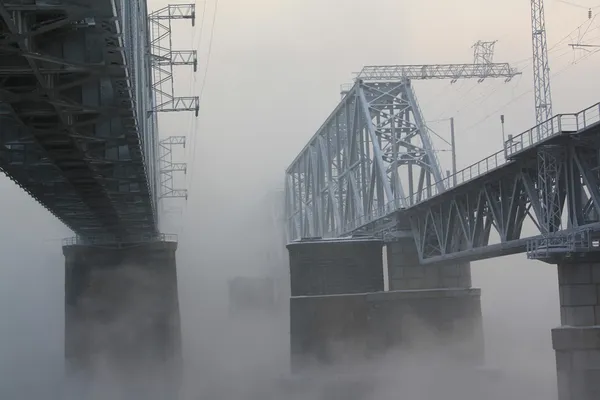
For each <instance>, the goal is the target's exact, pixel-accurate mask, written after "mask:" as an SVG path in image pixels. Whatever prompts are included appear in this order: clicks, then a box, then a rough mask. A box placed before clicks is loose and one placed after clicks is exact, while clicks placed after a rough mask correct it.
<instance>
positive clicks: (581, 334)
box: [552, 263, 600, 400]
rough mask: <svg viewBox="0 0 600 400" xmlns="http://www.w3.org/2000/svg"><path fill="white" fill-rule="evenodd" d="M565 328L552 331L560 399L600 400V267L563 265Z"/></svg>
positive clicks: (560, 274)
mask: <svg viewBox="0 0 600 400" xmlns="http://www.w3.org/2000/svg"><path fill="white" fill-rule="evenodd" d="M558 284H559V292H560V319H561V325H562V326H561V327H560V328H556V329H553V330H552V345H553V347H554V350H555V351H556V368H557V377H558V393H559V400H592V399H593V400H598V399H600V264H598V263H581V264H559V265H558Z"/></svg>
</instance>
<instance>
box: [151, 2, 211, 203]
mask: <svg viewBox="0 0 600 400" xmlns="http://www.w3.org/2000/svg"><path fill="white" fill-rule="evenodd" d="M148 18H149V22H150V26H151V27H152V39H151V53H152V59H153V63H152V67H153V68H152V69H153V87H154V95H155V107H154V111H155V115H154V117H155V118H156V113H157V112H181V111H193V112H194V113H195V114H196V116H198V112H199V109H200V100H199V97H198V96H191V97H181V96H175V82H174V67H176V66H193V70H194V72H196V71H197V69H198V58H197V52H196V50H174V49H173V38H172V32H173V26H172V23H173V21H177V20H190V21H191V22H192V26H194V25H195V21H196V6H195V4H171V5H168V6H166V7H163V8H161V9H159V10H157V11H155V12H153V13H151V14H150V15H149V17H148ZM177 145H182V146H183V147H185V137H184V136H172V137H169V138H166V139H162V140H161V141H160V143H159V153H160V155H159V167H160V184H159V185H160V193H159V199H166V198H185V199H186V200H187V190H186V189H178V188H175V186H174V185H175V184H174V182H175V179H174V175H175V173H177V172H183V173H185V172H186V171H187V165H186V164H185V163H182V162H179V163H175V162H173V146H177Z"/></svg>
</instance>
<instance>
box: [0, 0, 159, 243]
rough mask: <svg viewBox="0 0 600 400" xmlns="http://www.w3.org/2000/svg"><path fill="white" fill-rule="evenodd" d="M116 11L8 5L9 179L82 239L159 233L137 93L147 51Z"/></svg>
mask: <svg viewBox="0 0 600 400" xmlns="http://www.w3.org/2000/svg"><path fill="white" fill-rule="evenodd" d="M114 6H115V5H114V3H113V2H112V1H110V0H87V1H86V0H75V1H66V0H65V1H55V2H36V1H32V0H29V1H28V0H21V1H17V0H10V1H2V2H1V3H0V170H2V171H3V172H4V173H5V174H6V175H8V176H9V177H10V178H11V179H12V180H13V181H15V182H16V183H17V184H18V185H19V186H21V187H22V188H23V189H24V190H25V191H27V192H28V193H29V194H30V195H31V196H32V197H33V198H35V199H36V200H37V201H39V202H40V203H41V204H42V205H43V206H44V207H46V208H47V209H48V210H49V211H50V212H52V213H53V214H54V215H55V216H56V217H58V218H59V219H60V220H62V221H63V222H64V223H65V224H66V225H67V226H68V227H70V228H71V229H72V230H73V231H75V232H76V233H78V234H82V235H94V234H115V235H126V234H137V233H148V232H154V231H155V230H156V222H155V211H154V199H153V196H152V194H151V191H152V190H151V183H150V182H149V178H148V174H147V167H146V165H145V160H146V158H147V154H145V153H144V135H148V132H141V129H140V120H139V119H140V118H147V116H146V115H139V114H140V112H139V111H140V107H139V106H138V105H139V104H138V103H142V99H136V87H135V85H136V82H135V72H136V68H135V63H136V62H137V63H145V61H143V60H144V59H145V58H146V57H145V55H144V54H143V53H142V49H143V48H144V46H143V44H136V43H134V42H132V41H129V42H128V41H127V39H128V36H127V35H126V34H123V33H124V32H123V26H122V24H120V17H122V15H120V14H121V13H123V12H124V11H123V9H120V8H119V7H123V6H122V5H121V6H119V4H117V7H116V9H115V8H114ZM136 46H139V48H136ZM135 52H137V53H139V54H135ZM140 59H141V60H142V61H139V60H140ZM137 93H140V92H139V91H138V92H137ZM148 96H149V94H148Z"/></svg>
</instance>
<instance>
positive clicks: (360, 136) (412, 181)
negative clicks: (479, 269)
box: [286, 67, 600, 264]
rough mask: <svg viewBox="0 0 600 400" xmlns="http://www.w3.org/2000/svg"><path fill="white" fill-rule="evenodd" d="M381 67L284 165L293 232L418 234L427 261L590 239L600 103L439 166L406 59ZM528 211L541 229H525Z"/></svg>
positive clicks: (598, 215)
mask: <svg viewBox="0 0 600 400" xmlns="http://www.w3.org/2000/svg"><path fill="white" fill-rule="evenodd" d="M376 68H379V69H381V67H376ZM374 70H375V68H373V69H371V68H367V69H366V71H363V72H362V73H361V74H359V76H358V78H357V81H356V83H355V84H354V86H353V88H352V89H351V90H350V91H348V92H347V93H346V94H345V96H344V98H343V99H342V101H341V103H340V104H339V106H338V107H337V108H336V109H335V111H334V112H333V113H332V114H331V116H330V117H329V118H328V119H327V121H326V122H325V124H324V125H323V126H322V127H321V128H320V129H319V131H318V132H317V134H316V135H315V136H314V137H313V138H312V139H311V141H310V143H309V144H308V145H307V146H306V147H305V148H304V149H303V150H302V152H301V153H300V154H299V155H298V157H297V158H296V159H295V160H294V162H293V163H292V165H291V166H290V167H289V168H288V170H287V173H286V206H287V210H288V211H287V222H288V236H289V238H291V239H299V238H308V237H349V236H353V235H375V236H380V237H383V238H384V239H386V240H394V239H395V238H401V237H412V238H414V240H415V242H416V244H417V249H418V253H419V259H420V262H421V263H423V264H429V263H438V262H445V261H450V260H457V261H472V260H477V259H484V258H490V257H497V256H502V255H508V254H514V253H519V252H525V251H527V250H528V255H529V256H530V257H532V258H538V257H546V256H550V253H556V252H558V253H564V252H565V251H566V250H567V249H571V250H572V251H573V252H574V251H579V250H582V249H583V248H585V249H586V250H587V251H592V250H594V245H595V244H597V242H596V241H595V239H594V232H595V229H596V228H597V227H598V225H599V224H600V192H599V191H598V190H599V189H598V188H599V187H600V175H599V170H600V159H599V153H600V124H599V122H600V104H596V105H593V106H591V107H589V108H587V109H585V110H583V111H580V112H578V113H575V114H560V115H556V116H554V117H553V118H551V119H550V120H547V121H545V122H543V123H542V124H539V125H537V126H535V127H533V128H531V129H529V130H527V131H525V132H523V133H521V134H518V135H516V136H514V137H512V135H511V137H509V140H507V141H506V143H505V145H504V148H503V149H502V150H500V151H498V152H496V153H494V154H492V155H490V156H488V157H486V158H484V159H483V160H481V161H479V162H477V163H475V164H473V165H470V166H468V167H466V168H464V169H462V170H460V171H457V172H456V173H455V174H443V173H442V170H441V168H440V165H439V161H438V160H437V157H436V152H435V149H434V148H433V147H432V144H431V139H430V137H429V136H428V131H427V127H426V126H425V124H424V122H423V117H422V115H421V111H420V109H419V107H418V104H417V102H416V98H415V94H414V91H413V90H412V87H411V82H410V79H409V78H403V77H402V76H399V75H398V73H396V71H400V69H399V68H392V67H390V68H388V69H387V70H388V71H389V70H391V71H392V73H391V74H389V73H386V72H384V73H378V74H377V73H374ZM393 76H395V77H396V78H397V79H396V80H390V79H389V78H390V77H393ZM443 76H444V77H448V75H447V74H444V75H443ZM398 78H399V79H398ZM526 221H531V222H532V226H535V227H536V229H537V230H538V233H539V235H532V236H530V237H526V236H525V235H524V233H523V226H524V223H525V222H526ZM493 231H495V232H496V233H497V237H499V239H500V240H499V243H491V242H490V236H491V233H492V232H493ZM492 237H493V236H492ZM590 254H591V253H590Z"/></svg>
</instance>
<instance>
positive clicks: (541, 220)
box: [400, 131, 600, 262]
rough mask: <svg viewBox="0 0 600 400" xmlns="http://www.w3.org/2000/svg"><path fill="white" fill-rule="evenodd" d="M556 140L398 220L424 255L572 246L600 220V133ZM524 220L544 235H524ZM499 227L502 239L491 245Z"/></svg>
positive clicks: (437, 257)
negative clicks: (491, 239)
mask: <svg viewBox="0 0 600 400" xmlns="http://www.w3.org/2000/svg"><path fill="white" fill-rule="evenodd" d="M558 139H559V140H557V142H556V143H555V144H553V145H545V146H540V147H538V148H535V149H531V152H530V154H524V155H522V156H520V157H519V158H516V159H515V160H513V161H510V162H508V163H507V164H505V165H504V166H503V167H502V168H500V169H497V170H495V171H492V172H491V173H488V174H484V175H481V176H480V177H478V178H476V179H475V180H473V181H471V182H470V183H469V184H466V185H460V186H457V187H456V188H453V189H450V190H447V191H446V192H445V193H442V194H440V195H438V196H435V197H433V198H431V199H430V200H428V201H425V202H423V203H421V204H418V205H416V206H415V207H411V208H409V209H407V210H405V211H404V213H403V214H402V216H401V217H400V218H402V219H408V222H409V223H408V226H410V229H411V233H412V234H413V235H414V237H415V241H416V243H417V248H418V250H419V253H420V256H421V260H422V261H423V262H439V261H442V260H448V259H453V258H460V259H465V258H466V259H481V258H488V257H497V256H502V255H508V254H514V253H520V252H525V251H526V250H528V251H529V255H530V257H533V258H535V257H536V252H540V253H544V252H547V251H548V243H549V242H553V245H554V247H555V248H554V250H556V251H559V252H568V251H573V250H572V249H571V248H572V247H573V246H575V245H576V243H575V242H574V240H576V239H577V240H579V239H580V237H578V236H577V235H573V234H578V233H581V232H585V231H586V230H585V229H582V228H592V227H593V228H598V226H599V225H600V218H599V216H600V191H599V188H600V173H599V171H598V166H599V165H600V158H599V154H600V153H599V150H600V131H599V132H596V133H595V134H593V135H592V134H590V135H589V136H587V135H586V136H585V137H575V136H572V135H569V136H562V137H559V138H558ZM548 164H551V165H550V166H549V165H548ZM526 221H530V222H532V226H535V227H536V230H537V231H538V232H539V233H540V236H537V237H533V238H531V237H526V236H524V235H523V225H524V223H525V222H526ZM494 232H495V236H497V237H499V239H500V243H498V244H492V245H490V236H491V234H492V233H494ZM585 245H586V246H588V245H591V244H589V243H587V242H586V244H585ZM527 246H529V248H527ZM579 246H581V245H579ZM580 250H581V249H580Z"/></svg>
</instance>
